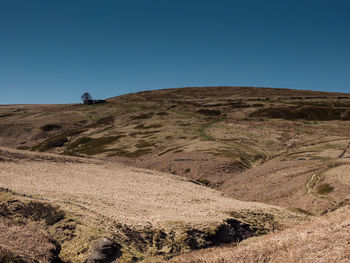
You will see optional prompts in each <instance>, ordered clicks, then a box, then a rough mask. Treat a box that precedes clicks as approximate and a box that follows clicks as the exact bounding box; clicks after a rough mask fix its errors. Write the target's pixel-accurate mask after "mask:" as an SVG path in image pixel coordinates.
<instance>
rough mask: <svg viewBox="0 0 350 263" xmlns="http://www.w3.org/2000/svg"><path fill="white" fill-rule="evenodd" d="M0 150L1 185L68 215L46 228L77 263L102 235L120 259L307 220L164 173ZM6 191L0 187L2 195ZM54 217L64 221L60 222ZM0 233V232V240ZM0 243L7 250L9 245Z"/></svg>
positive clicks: (171, 251)
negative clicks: (117, 249) (115, 245)
mask: <svg viewBox="0 0 350 263" xmlns="http://www.w3.org/2000/svg"><path fill="white" fill-rule="evenodd" d="M0 157H1V160H2V161H1V162H0V178H1V182H0V187H2V189H11V190H12V191H14V193H17V199H18V198H20V199H23V200H24V201H22V202H24V203H27V202H30V201H32V202H38V201H39V202H46V203H48V204H50V205H51V206H54V207H56V206H57V207H59V208H60V209H61V210H63V211H66V214H69V215H70V216H69V218H71V221H69V219H68V217H65V218H66V219H64V218H59V219H58V220H57V222H56V221H53V224H52V226H50V227H49V228H50V229H51V232H50V231H49V232H50V233H51V234H52V235H53V237H56V238H57V239H58V240H59V241H60V242H61V245H62V253H61V255H62V259H63V260H72V261H73V262H81V261H82V260H84V257H85V258H86V256H87V255H88V254H89V253H91V249H92V245H91V244H93V243H94V242H96V241H97V240H98V239H100V238H103V237H109V238H112V239H113V240H115V242H117V243H118V244H119V245H120V246H121V249H122V256H123V257H124V258H123V257H122V258H121V260H125V261H126V262H128V261H127V257H129V256H130V253H131V252H130V251H131V250H134V251H135V252H133V253H134V256H135V257H136V256H137V254H138V257H141V256H142V257H145V256H147V255H150V254H151V255H152V254H162V253H166V254H167V255H171V254H174V253H179V252H182V251H185V250H187V249H195V248H202V247H208V246H213V245H217V244H220V243H227V242H236V241H240V240H243V239H245V238H247V237H250V236H255V235H260V234H264V233H267V232H269V231H270V230H271V229H272V228H274V229H277V228H279V229H284V228H286V227H289V226H290V225H294V224H297V223H299V222H302V221H305V220H307V217H306V216H302V215H299V214H296V213H293V212H290V211H288V210H286V209H281V208H278V207H275V206H269V205H265V204H262V203H251V202H242V201H238V200H234V199H231V198H229V197H225V196H224V195H222V194H221V193H220V192H218V191H216V190H212V189H209V188H206V187H203V186H201V185H198V184H194V183H193V182H190V181H188V180H186V179H185V178H183V177H179V176H174V175H171V174H164V173H159V172H154V171H150V170H143V169H136V168H131V167H127V166H124V165H120V164H114V163H111V162H106V161H101V160H94V159H81V158H73V157H62V156H57V155H52V154H43V153H40V154H36V153H27V152H22V151H16V150H10V149H6V148H1V149H0ZM10 193H11V192H10ZM10 193H5V194H2V195H4V196H5V197H6V196H7V197H6V198H5V200H9V197H8V195H10ZM18 194H20V195H18ZM12 198H15V197H12ZM12 200H13V199H12ZM25 200H27V201H25ZM17 202H18V201H17ZM12 203H13V201H11V202H10V201H6V202H5V203H2V206H3V205H5V206H6V207H8V208H6V211H7V210H8V211H10V210H11V209H10V207H11V204H12ZM14 211H18V209H17V210H16V209H15V210H14ZM34 211H35V210H34ZM39 211H40V210H39ZM9 214H11V213H9ZM29 215H30V214H28V216H29ZM22 216H23V215H22ZM5 219H6V216H5ZM6 220H7V219H6ZM62 220H63V221H64V220H68V221H67V222H66V223H65V224H63V223H62V222H63V221H62ZM69 222H71V223H73V222H75V223H74V227H73V229H71V230H72V231H73V233H71V234H70V237H69V238H67V237H66V236H65V235H63V237H62V236H60V234H59V233H60V231H59V229H60V228H63V229H66V228H67V229H70V227H69V226H70V224H69ZM79 222H80V223H79ZM62 224H63V225H62ZM67 224H68V225H67ZM79 224H80V225H82V226H80V228H84V229H85V230H84V231H83V230H79V228H78V226H77V225H79ZM28 229H29V226H28ZM45 229H48V228H47V227H46V228H45ZM86 229H87V230H86ZM92 229H94V230H92ZM75 230H76V231H75ZM28 231H29V230H28ZM79 231H81V232H80V233H79ZM125 235H126V237H125ZM130 235H131V236H130ZM123 236H124V237H123ZM3 238H5V240H3ZM148 239H150V240H151V241H150V240H148ZM155 239H157V240H158V241H157V242H156V241H152V240H155ZM6 240H7V239H6V236H2V237H0V246H1V244H6V243H7V242H8V240H7V241H6ZM147 240H148V241H147ZM153 242H155V243H153ZM132 243H135V244H132ZM23 245H24V244H23ZM15 248H16V247H15ZM7 249H9V250H10V251H11V246H8V247H7ZM12 249H13V248H12ZM12 252H14V253H15V252H18V251H12Z"/></svg>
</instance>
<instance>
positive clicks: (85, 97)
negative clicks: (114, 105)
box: [81, 92, 92, 102]
mask: <svg viewBox="0 0 350 263" xmlns="http://www.w3.org/2000/svg"><path fill="white" fill-rule="evenodd" d="M81 100H82V101H83V102H85V101H88V100H92V96H91V95H90V93H89V92H85V93H84V94H83V95H82V96H81Z"/></svg>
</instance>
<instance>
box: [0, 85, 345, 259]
mask: <svg viewBox="0 0 350 263" xmlns="http://www.w3.org/2000/svg"><path fill="white" fill-rule="evenodd" d="M349 120H350V94H345V93H327V92H316V91H302V90H288V89H270V88H255V87H203V88H198V87H189V88H181V89H167V90H154V91H145V92H138V93H132V94H127V95H122V96H118V97H113V98H109V99H107V103H105V104H95V105H83V104H67V105H0V146H2V148H0V168H1V169H0V177H1V184H0V187H2V190H1V191H0V194H1V198H0V200H1V204H0V215H1V217H0V219H1V222H0V223H1V224H2V226H6V225H8V226H11V229H16V228H17V227H21V228H22V229H23V231H28V233H33V232H35V231H41V233H42V235H41V236H38V237H36V238H37V239H38V240H36V241H35V238H34V237H32V238H31V239H30V236H31V235H30V234H28V235H25V236H22V237H18V238H17V240H18V242H17V243H16V242H14V243H9V241H8V239H9V236H11V234H8V235H7V236H4V237H3V238H2V239H1V240H0V259H1V255H2V254H4V255H5V256H6V257H8V258H11V257H12V258H16V257H18V258H19V259H18V260H20V259H21V260H27V261H25V262H36V261H35V260H37V261H39V262H47V261H50V262H54V260H56V261H57V260H63V261H64V262H69V261H71V262H84V261H86V262H97V261H96V258H98V256H95V259H94V255H96V253H97V254H98V252H96V251H98V250H99V249H98V247H99V244H100V243H98V242H102V241H101V240H104V239H106V240H108V242H112V245H111V244H110V245H107V246H109V247H111V246H112V247H114V248H115V250H118V253H117V254H118V255H117V254H115V258H114V259H116V258H118V260H119V262H132V261H142V260H144V259H146V260H147V259H149V260H153V259H154V260H165V259H167V258H170V257H173V256H176V255H178V254H181V253H184V252H186V251H188V250H194V249H200V248H207V247H213V246H220V245H222V244H226V243H237V242H239V241H242V240H244V239H246V238H248V237H252V236H260V235H262V234H266V233H269V232H271V231H275V232H276V231H278V232H279V231H284V229H286V228H289V227H293V226H295V225H298V224H299V223H301V222H303V223H304V222H306V221H309V220H312V221H313V220H314V218H316V217H317V218H318V217H321V219H319V220H322V218H323V215H324V214H330V215H329V216H328V215H327V218H329V220H333V219H332V218H336V217H337V216H336V215H335V216H334V217H332V214H333V213H334V212H332V211H335V210H336V211H338V210H339V209H340V210H339V211H347V210H346V207H347V205H348V202H349V192H350V188H349V185H350V184H349V176H350V174H349V171H350V169H349V166H350V162H349V161H350V159H349V157H350V129H349V128H350V122H349ZM238 200H239V201H238ZM35 211H36V212H35ZM37 211H44V212H45V211H46V212H45V213H39V214H38V213H37ZM337 213H338V212H337ZM344 213H346V212H344ZM33 214H34V215H36V216H33ZM317 220H318V219H317ZM327 220H328V219H327ZM334 220H336V219H334ZM315 222H316V221H315ZM308 224H310V228H313V227H314V223H313V222H311V223H308ZM315 224H317V223H315ZM330 225H331V223H330ZM0 226H1V225H0ZM325 227H328V226H325ZM4 229H5V228H4ZM295 229H301V228H299V226H296V228H295ZM9 231H10V230H9ZM13 231H15V230H13ZM21 231H22V230H21ZM285 231H289V230H285ZM296 231H299V230H296ZM300 231H304V230H300ZM9 233H12V232H9ZM283 233H289V232H281V234H278V235H279V236H280V237H281V238H283V235H287V234H283ZM288 235H289V234H288ZM271 236H272V239H273V238H274V234H271ZM21 238H23V239H21ZM27 238H28V239H27ZM264 238H265V237H261V238H259V239H258V240H265V239H264ZM40 240H41V241H40ZM106 240H105V241H106ZM248 240H250V239H248ZM248 240H247V241H244V242H243V243H244V244H250V241H248ZM252 240H255V238H253V239H252ZM266 240H267V241H261V242H267V243H268V242H272V241H269V240H271V238H270V239H269V237H266ZM38 242H41V243H42V246H43V247H42V249H43V251H44V250H45V251H47V252H46V253H44V254H45V255H44V256H43V255H41V256H39V254H40V253H39V254H38V253H37V254H35V253H34V251H33V249H31V248H30V247H28V248H27V249H26V250H25V249H24V250H23V251H24V252H23V253H22V254H21V253H19V247H20V245H21V244H23V243H33V244H35V243H38ZM106 242H107V241H106ZM108 242H107V243H108ZM258 242H260V241H258ZM8 244H12V245H8ZM252 244H253V243H252ZM254 244H255V243H254ZM261 244H265V243H261ZM268 244H269V243H268ZM259 245H260V243H259ZM101 246H103V245H101ZM247 246H248V247H249V246H250V245H247ZM253 246H255V245H252V247H253ZM1 249H2V250H3V251H4V252H3V251H2V250H1ZM249 249H250V248H249ZM252 249H253V248H252ZM254 249H255V248H254ZM100 250H101V249H100ZM102 250H103V249H102ZM228 250H232V248H228ZM255 250H256V249H255ZM26 251H27V252H26ZM213 251H216V250H215V248H213V249H212V250H210V249H209V250H208V252H206V253H209V254H210V253H212V252H213ZM234 251H236V250H234ZM240 251H241V250H240ZM213 253H217V252H213ZM225 253H226V252H225ZM237 253H246V252H237ZM249 253H250V252H249ZM254 253H255V252H254ZM256 253H257V252H256ZM209 254H208V255H207V256H206V257H207V258H209V259H211V258H210V256H209ZM193 255H194V256H193V257H192V256H189V258H190V260H192V259H193V258H196V259H198V260H199V258H198V256H197V255H196V254H193ZM238 255H242V254H238ZM5 256H4V257H5ZM99 256H100V257H102V256H101V255H99ZM40 257H41V258H42V259H40V260H38V259H39V258H40ZM159 257H160V258H161V259H159ZM185 257H186V256H184V258H182V257H175V259H178V260H180V259H181V260H185V261H184V262H192V261H186V260H189V259H187V258H185ZM225 257H226V256H223V258H225ZM114 259H113V260H114ZM175 259H174V260H175ZM89 260H90V261H89ZM93 260H95V261H93ZM106 260H107V259H106ZM225 260H226V259H225ZM57 262H58V261H57ZM106 262H107V261H106ZM108 262H112V261H108ZM151 262H152V261H151ZM179 262H180V261H179ZM193 262H196V261H193ZM204 262H210V261H204ZM223 262H225V261H223ZM228 262H229V261H228ZM242 262H243V261H242ZM291 262H293V261H291Z"/></svg>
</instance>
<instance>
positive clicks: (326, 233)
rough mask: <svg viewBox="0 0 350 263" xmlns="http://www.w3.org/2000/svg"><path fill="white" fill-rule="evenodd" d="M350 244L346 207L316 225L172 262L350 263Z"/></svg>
mask: <svg viewBox="0 0 350 263" xmlns="http://www.w3.org/2000/svg"><path fill="white" fill-rule="evenodd" d="M349 242H350V208H349V207H345V208H342V209H340V210H339V211H337V212H335V213H334V214H330V215H327V216H324V217H321V218H318V219H315V220H314V221H313V222H312V223H309V224H306V225H302V226H297V227H294V228H291V229H288V230H285V231H282V232H279V233H276V234H270V235H268V236H264V237H260V238H253V239H252V240H247V241H245V242H243V243H241V244H240V245H239V246H238V247H220V248H212V249H207V250H202V251H198V252H192V253H189V254H187V255H183V256H180V257H176V258H175V259H173V260H171V262H179V263H180V262H182V263H189V262H202V263H206V262H208V263H209V262H210V263H226V262H227V263H229V262H237V263H238V262H240V263H241V262H242V263H251V262H270V263H280V262H286V263H292V262H295V263H296V262H325V263H326V262H327V263H328V262H350V251H349ZM159 262H160V261H159Z"/></svg>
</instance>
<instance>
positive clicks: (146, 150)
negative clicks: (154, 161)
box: [108, 148, 152, 158]
mask: <svg viewBox="0 0 350 263" xmlns="http://www.w3.org/2000/svg"><path fill="white" fill-rule="evenodd" d="M111 151H112V152H111V153H110V154H108V157H113V156H122V157H127V158H138V157H141V156H143V155H146V154H149V153H151V152H152V149H150V148H143V149H138V150H136V151H134V152H129V151H127V150H124V149H113V150H111Z"/></svg>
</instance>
